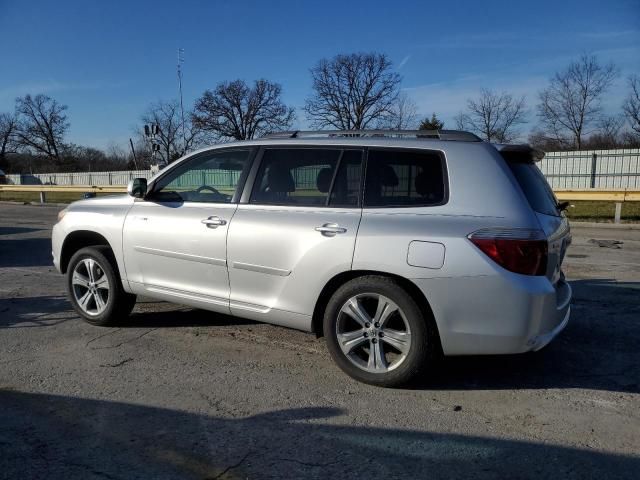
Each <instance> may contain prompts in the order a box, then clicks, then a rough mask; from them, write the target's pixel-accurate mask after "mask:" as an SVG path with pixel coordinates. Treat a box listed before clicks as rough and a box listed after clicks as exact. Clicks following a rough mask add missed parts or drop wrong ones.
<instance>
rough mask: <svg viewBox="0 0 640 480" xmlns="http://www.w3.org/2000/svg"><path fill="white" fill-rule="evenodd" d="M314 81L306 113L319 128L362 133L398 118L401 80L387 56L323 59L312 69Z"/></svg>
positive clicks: (371, 54) (351, 56) (348, 56)
mask: <svg viewBox="0 0 640 480" xmlns="http://www.w3.org/2000/svg"><path fill="white" fill-rule="evenodd" d="M311 78H312V80H313V90H314V92H313V95H312V96H311V97H310V98H308V99H307V101H306V104H305V106H304V111H305V112H306V115H307V118H308V119H309V121H310V122H311V124H312V125H313V126H314V127H316V128H326V127H330V128H337V129H339V130H361V129H365V128H367V127H370V126H376V125H379V124H381V123H385V122H389V120H390V119H391V118H393V116H394V112H395V111H396V108H397V99H398V94H399V84H400V80H401V78H400V75H398V74H397V73H395V72H392V71H391V61H390V60H389V59H388V58H387V57H386V55H384V54H379V53H353V54H350V55H337V56H335V57H333V58H332V59H330V60H327V59H322V60H320V61H319V62H318V64H317V65H316V66H315V67H313V68H312V69H311Z"/></svg>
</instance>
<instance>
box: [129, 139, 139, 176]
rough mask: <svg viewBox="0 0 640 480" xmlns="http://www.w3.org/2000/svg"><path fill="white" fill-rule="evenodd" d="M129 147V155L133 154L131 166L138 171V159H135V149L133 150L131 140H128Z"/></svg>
mask: <svg viewBox="0 0 640 480" xmlns="http://www.w3.org/2000/svg"><path fill="white" fill-rule="evenodd" d="M129 145H131V153H133V164H134V165H135V167H136V170H139V168H138V159H137V158H136V149H135V148H133V140H131V139H129Z"/></svg>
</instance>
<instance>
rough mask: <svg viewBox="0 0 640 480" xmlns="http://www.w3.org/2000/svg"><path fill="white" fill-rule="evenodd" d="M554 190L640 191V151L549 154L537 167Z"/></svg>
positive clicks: (636, 149)
mask: <svg viewBox="0 0 640 480" xmlns="http://www.w3.org/2000/svg"><path fill="white" fill-rule="evenodd" d="M538 165H539V167H540V169H541V170H542V173H544V175H545V177H547V180H548V181H549V184H550V185H551V188H553V189H569V190H574V189H582V188H601V189H612V188H629V189H635V190H638V189H640V149H638V148H633V149H624V150H622V149H621V150H583V151H574V152H548V153H547V154H546V155H545V156H544V159H543V160H542V161H541V162H540V163H539V164H538Z"/></svg>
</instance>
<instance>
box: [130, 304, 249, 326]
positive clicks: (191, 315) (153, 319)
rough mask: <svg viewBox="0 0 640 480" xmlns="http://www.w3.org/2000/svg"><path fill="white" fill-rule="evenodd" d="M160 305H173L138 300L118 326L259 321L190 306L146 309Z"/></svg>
mask: <svg viewBox="0 0 640 480" xmlns="http://www.w3.org/2000/svg"><path fill="white" fill-rule="evenodd" d="M158 306H171V304H167V303H161V302H155V301H150V302H138V303H137V304H136V308H135V309H134V311H133V312H132V313H131V315H130V316H129V317H128V318H126V319H124V320H123V321H121V322H119V325H118V326H119V327H122V328H170V327H223V326H229V325H255V324H256V323H258V322H254V321H253V320H247V319H245V318H239V317H233V316H231V315H225V314H222V313H217V312H210V311H208V310H199V309H192V308H188V307H184V308H176V307H175V306H171V307H170V308H171V309H170V310H161V311H157V309H156V310H155V311H146V309H147V308H154V307H156V308H157V307H158Z"/></svg>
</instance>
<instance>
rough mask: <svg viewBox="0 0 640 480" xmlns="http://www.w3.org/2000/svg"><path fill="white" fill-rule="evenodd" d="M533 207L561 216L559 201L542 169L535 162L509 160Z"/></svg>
mask: <svg viewBox="0 0 640 480" xmlns="http://www.w3.org/2000/svg"><path fill="white" fill-rule="evenodd" d="M507 164H508V165H509V168H510V169H511V171H512V172H513V175H514V176H515V177H516V180H517V181H518V184H519V185H520V188H521V189H522V192H523V193H524V195H525V197H527V200H528V202H529V205H531V208H532V209H533V210H534V211H536V212H538V213H542V214H545V215H554V216H559V215H560V212H559V211H558V206H557V205H558V202H557V201H556V197H555V195H554V194H553V191H552V190H551V187H550V186H549V184H548V183H547V179H546V178H544V175H543V174H542V172H541V171H540V169H539V168H538V167H537V166H536V165H535V164H533V163H518V162H507Z"/></svg>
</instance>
